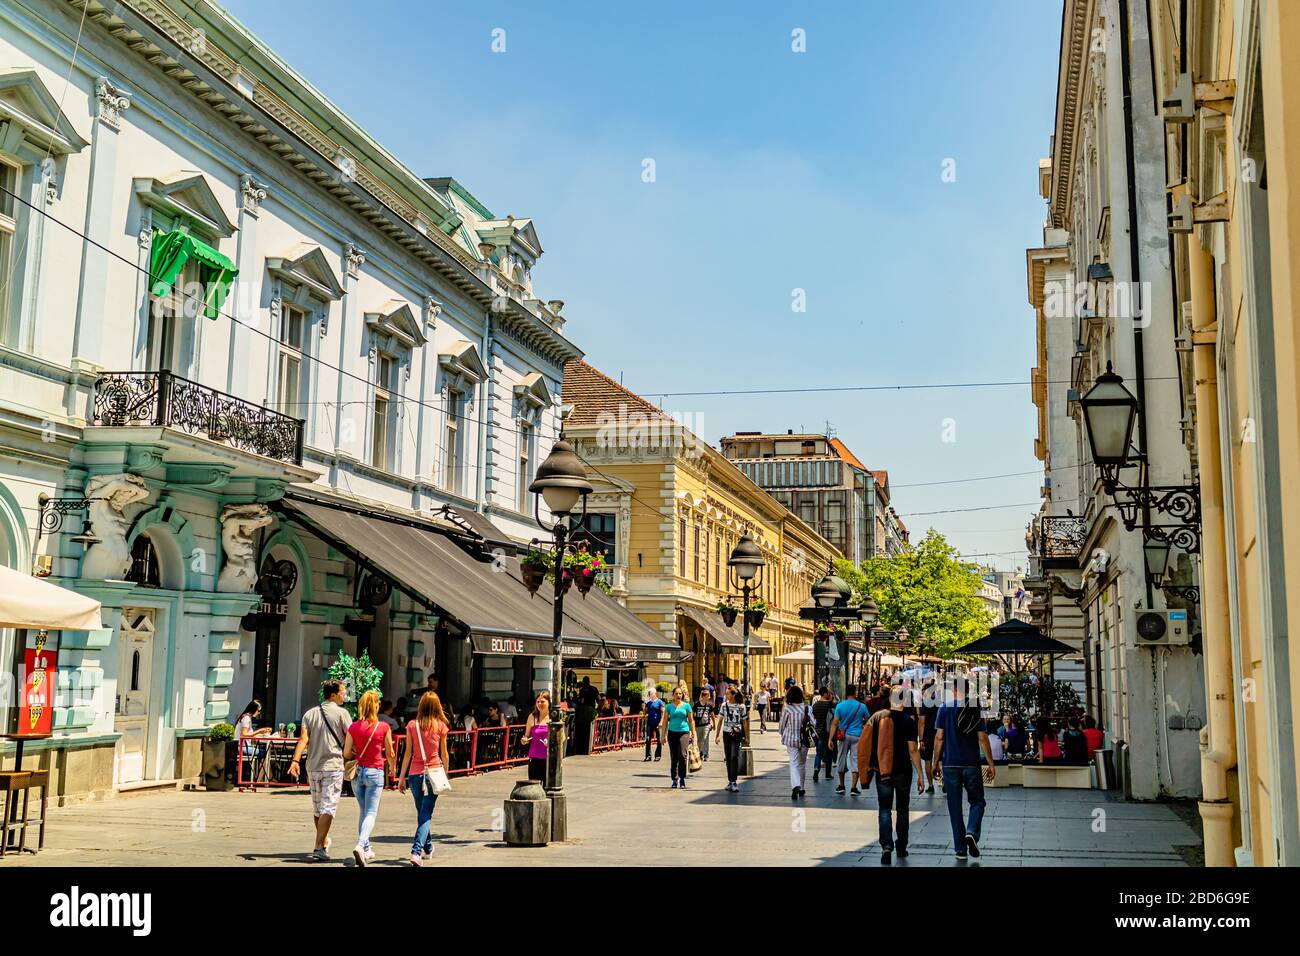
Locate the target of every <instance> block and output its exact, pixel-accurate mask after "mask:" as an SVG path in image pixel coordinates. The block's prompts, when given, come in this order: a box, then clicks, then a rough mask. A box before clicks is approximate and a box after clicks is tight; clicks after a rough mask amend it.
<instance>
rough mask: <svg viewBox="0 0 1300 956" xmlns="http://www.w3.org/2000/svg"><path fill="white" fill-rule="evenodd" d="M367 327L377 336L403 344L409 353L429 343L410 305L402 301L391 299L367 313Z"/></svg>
mask: <svg viewBox="0 0 1300 956" xmlns="http://www.w3.org/2000/svg"><path fill="white" fill-rule="evenodd" d="M366 326H367V327H368V328H369V329H370V330H371V331H372V332H374V333H376V334H377V335H381V336H385V337H387V338H388V339H389V340H391V341H395V342H397V343H399V344H401V345H402V346H403V347H405V348H406V349H407V350H408V351H409V350H411V349H414V348H415V347H416V346H420V345H423V344H424V343H425V342H426V341H427V339H426V338H425V336H424V331H423V330H422V329H421V328H420V320H419V318H418V317H417V316H416V314H415V311H414V310H413V309H412V308H411V305H410V303H408V302H403V301H401V300H400V299H390V300H389V301H388V302H385V303H384V304H383V305H382V306H380V307H379V308H378V309H376V310H374V311H372V312H367V313H366Z"/></svg>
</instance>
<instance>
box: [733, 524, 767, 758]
mask: <svg viewBox="0 0 1300 956" xmlns="http://www.w3.org/2000/svg"><path fill="white" fill-rule="evenodd" d="M766 563H767V562H766V560H765V559H764V558H763V551H762V549H761V548H759V546H758V544H757V542H755V541H754V538H753V536H752V535H750V533H749V529H748V528H746V529H745V533H744V534H742V535H741V536H740V540H739V541H737V542H736V546H735V547H734V548H733V549H732V551H731V556H730V557H728V558H727V577H728V579H729V580H728V582H727V583H728V584H730V585H731V587H733V588H736V589H738V590H739V591H740V597H741V603H740V616H741V619H742V623H741V634H742V636H743V638H744V649H743V651H742V657H741V674H740V688H741V695H742V696H743V697H744V701H745V723H744V728H745V745H744V748H743V749H742V751H741V755H740V759H741V769H742V771H743V772H744V773H745V775H746V776H751V775H752V774H753V772H754V771H753V759H754V754H753V751H752V750H750V747H749V708H750V699H751V697H750V686H749V599H750V595H752V594H756V593H759V592H760V589H761V588H762V586H763V568H764V566H765V565H766Z"/></svg>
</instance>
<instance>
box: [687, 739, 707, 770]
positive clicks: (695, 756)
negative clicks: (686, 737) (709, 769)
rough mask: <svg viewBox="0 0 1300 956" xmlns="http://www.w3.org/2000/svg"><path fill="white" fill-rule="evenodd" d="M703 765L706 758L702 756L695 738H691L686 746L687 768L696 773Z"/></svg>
mask: <svg viewBox="0 0 1300 956" xmlns="http://www.w3.org/2000/svg"><path fill="white" fill-rule="evenodd" d="M703 766H704V760H703V759H701V757H700V747H699V745H698V744H697V743H696V742H695V741H694V740H691V742H690V743H689V744H688V745H687V747H686V769H687V770H689V771H690V772H691V773H695V772H696V771H697V770H699V769H700V768H701V767H703Z"/></svg>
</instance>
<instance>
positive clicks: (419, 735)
mask: <svg viewBox="0 0 1300 956" xmlns="http://www.w3.org/2000/svg"><path fill="white" fill-rule="evenodd" d="M415 739H416V740H418V741H419V742H420V763H422V764H424V785H425V786H426V787H428V788H429V792H430V793H435V794H436V793H446V792H447V791H448V790H450V789H451V781H450V780H448V779H447V768H446V767H430V766H429V758H428V756H427V755H426V754H425V752H424V730H423V729H422V728H421V727H420V722H419V721H418V720H417V721H415Z"/></svg>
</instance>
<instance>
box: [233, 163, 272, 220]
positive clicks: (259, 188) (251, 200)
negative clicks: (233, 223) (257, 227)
mask: <svg viewBox="0 0 1300 956" xmlns="http://www.w3.org/2000/svg"><path fill="white" fill-rule="evenodd" d="M239 195H240V197H241V199H242V201H243V210H244V212H246V213H248V214H249V215H250V216H252V217H253V218H254V219H256V218H257V216H258V214H259V213H260V212H261V208H262V203H263V202H265V201H266V186H265V185H263V184H262V183H259V182H258V181H257V180H256V179H254V178H253V177H252V176H250V175H249V174H248V173H244V174H243V175H241V176H240V177H239Z"/></svg>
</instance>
